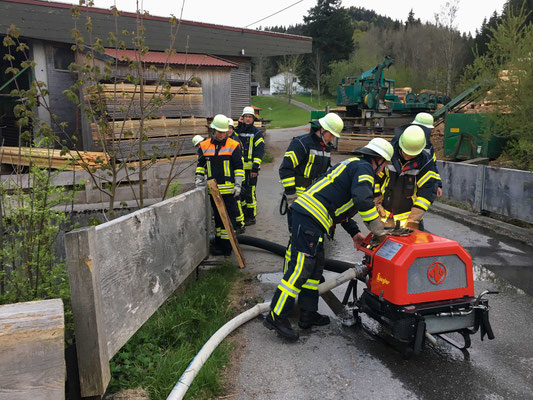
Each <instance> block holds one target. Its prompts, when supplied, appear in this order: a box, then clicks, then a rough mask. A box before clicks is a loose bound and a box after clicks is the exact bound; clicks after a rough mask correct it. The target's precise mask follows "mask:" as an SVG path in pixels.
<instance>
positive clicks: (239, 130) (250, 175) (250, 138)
mask: <svg viewBox="0 0 533 400" xmlns="http://www.w3.org/2000/svg"><path fill="white" fill-rule="evenodd" d="M254 121H255V113H254V109H253V107H244V109H243V110H242V115H241V117H240V118H239V123H238V124H237V127H236V128H235V133H236V134H237V136H239V139H240V140H241V143H242V153H243V159H244V172H245V178H244V184H243V193H242V196H241V206H242V207H243V211H244V224H245V225H247V226H248V225H254V224H255V217H256V215H257V198H256V195H255V189H256V186H257V176H258V174H259V169H260V168H261V162H262V161H263V154H264V152H265V139H264V138H263V134H262V133H261V131H260V130H259V129H257V128H256V127H255V126H254Z"/></svg>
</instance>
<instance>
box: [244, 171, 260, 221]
mask: <svg viewBox="0 0 533 400" xmlns="http://www.w3.org/2000/svg"><path fill="white" fill-rule="evenodd" d="M251 172H252V171H251V170H249V169H246V170H244V182H243V183H242V192H241V207H242V211H243V212H244V218H247V219H250V218H255V216H256V215H257V198H256V197H255V187H256V186H257V177H255V178H252V177H251V176H250V173H251Z"/></svg>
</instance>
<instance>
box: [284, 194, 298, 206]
mask: <svg viewBox="0 0 533 400" xmlns="http://www.w3.org/2000/svg"><path fill="white" fill-rule="evenodd" d="M285 197H286V198H287V207H290V206H292V203H294V201H295V200H296V199H297V198H298V195H297V194H296V193H293V194H286V195H285Z"/></svg>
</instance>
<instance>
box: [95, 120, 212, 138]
mask: <svg viewBox="0 0 533 400" xmlns="http://www.w3.org/2000/svg"><path fill="white" fill-rule="evenodd" d="M140 125H141V121H140V120H124V121H115V122H109V123H108V126H109V128H108V131H107V132H105V133H104V132H102V133H101V134H99V133H98V130H97V126H96V124H91V129H92V134H93V139H94V140H101V139H102V138H105V139H106V140H109V139H115V140H128V139H138V138H139V132H140ZM143 125H144V131H143V133H144V135H145V136H147V137H149V138H152V137H169V136H185V135H189V136H190V137H191V139H192V137H193V136H194V135H207V133H208V131H207V119H206V118H159V119H151V120H146V121H144V124H143Z"/></svg>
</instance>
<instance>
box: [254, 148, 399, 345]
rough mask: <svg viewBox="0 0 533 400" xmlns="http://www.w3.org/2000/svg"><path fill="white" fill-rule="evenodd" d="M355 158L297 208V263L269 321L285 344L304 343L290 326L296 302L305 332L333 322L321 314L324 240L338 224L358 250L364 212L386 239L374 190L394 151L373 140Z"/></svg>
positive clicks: (285, 279) (294, 252) (272, 306)
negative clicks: (359, 222)
mask: <svg viewBox="0 0 533 400" xmlns="http://www.w3.org/2000/svg"><path fill="white" fill-rule="evenodd" d="M355 153H358V154H360V156H359V157H353V158H349V159H347V160H345V161H343V162H341V163H340V164H337V165H335V166H334V167H332V168H330V169H329V170H328V172H327V173H326V174H325V175H324V176H323V177H322V178H321V179H319V180H317V181H316V182H315V183H314V184H313V185H311V186H310V187H309V188H308V189H307V190H306V191H305V192H304V193H302V194H301V195H300V196H298V198H297V199H296V200H295V201H294V203H293V204H292V206H291V209H292V227H291V231H292V232H293V234H292V240H291V245H292V250H291V259H290V262H289V267H288V268H287V271H286V272H285V274H284V275H283V279H282V280H281V282H280V284H279V285H278V287H277V289H276V292H275V293H274V297H273V298H272V301H271V303H270V311H269V313H268V314H267V316H266V318H265V320H264V325H265V326H266V327H267V328H268V329H275V330H276V331H277V332H278V333H279V335H280V336H281V337H283V338H284V339H287V340H291V341H294V340H297V339H298V333H297V332H295V331H294V330H293V329H292V326H291V323H290V322H289V320H288V316H289V313H290V311H291V310H292V308H293V306H294V302H295V299H296V296H299V297H298V304H299V306H300V319H299V321H298V326H299V327H300V328H301V329H308V328H310V327H312V326H321V325H327V324H329V322H330V321H329V318H328V317H327V316H324V315H321V314H319V313H318V312H317V309H318V284H319V282H320V277H321V276H322V271H323V268H324V248H323V240H324V236H325V235H327V234H329V233H330V232H331V230H332V228H333V227H334V226H335V224H338V223H340V224H341V225H342V227H343V228H344V229H345V230H346V232H348V234H349V235H350V236H351V237H352V240H353V243H354V247H355V248H356V249H357V246H358V245H359V244H360V243H361V242H362V240H363V239H364V236H363V235H362V234H361V232H360V231H359V228H358V226H357V223H356V222H355V221H354V220H353V219H352V217H353V216H354V215H355V213H357V212H359V214H360V215H361V217H362V219H363V221H364V222H365V224H366V225H367V227H368V228H369V229H370V231H371V232H372V233H373V234H374V237H375V239H376V242H377V243H380V242H381V241H383V240H384V239H385V230H384V228H383V224H382V223H381V220H380V218H379V216H378V212H377V210H376V207H375V205H374V200H373V188H374V177H375V174H376V173H378V172H381V171H382V170H383V168H384V167H385V166H386V164H387V162H388V161H389V160H390V159H391V157H392V153H393V149H392V146H391V145H390V143H389V142H387V141H386V140H384V139H373V140H371V141H370V142H369V143H368V144H367V145H366V146H364V147H362V148H360V149H357V150H355Z"/></svg>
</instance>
